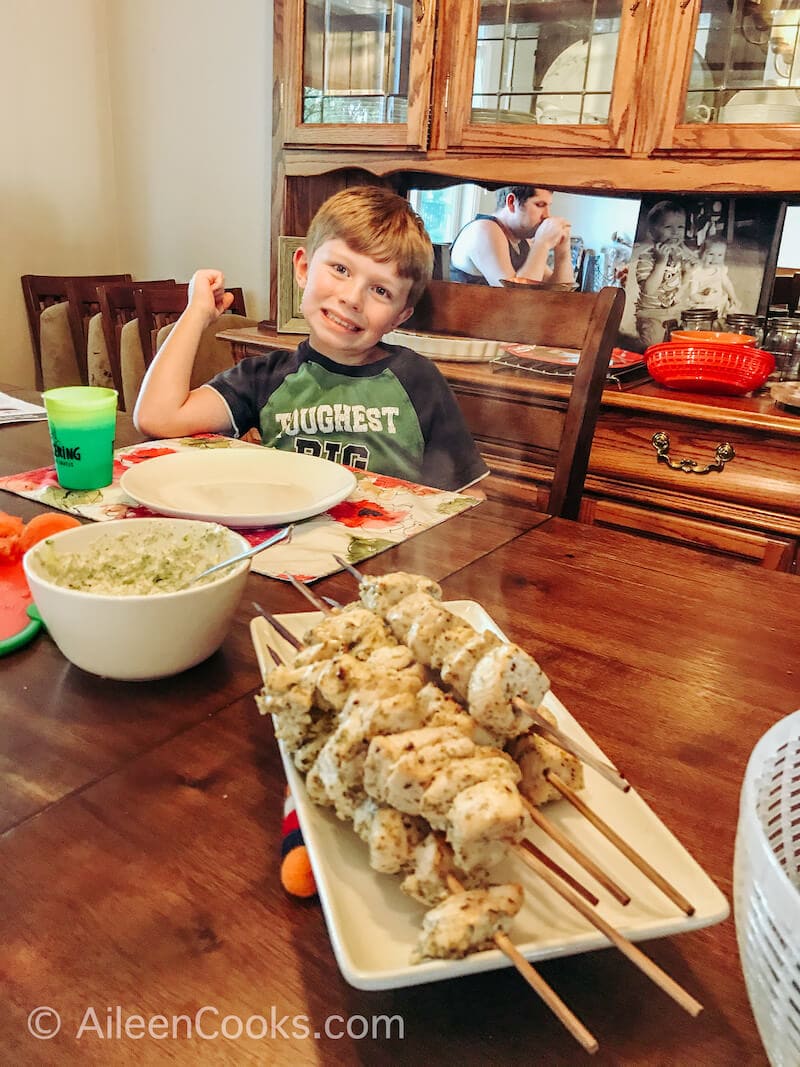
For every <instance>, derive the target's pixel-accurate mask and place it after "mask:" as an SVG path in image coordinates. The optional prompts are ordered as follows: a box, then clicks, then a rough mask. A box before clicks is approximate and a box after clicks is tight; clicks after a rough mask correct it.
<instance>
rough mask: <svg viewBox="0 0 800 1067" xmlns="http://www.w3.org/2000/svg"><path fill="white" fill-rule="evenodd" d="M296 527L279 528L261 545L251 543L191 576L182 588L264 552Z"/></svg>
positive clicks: (284, 538)
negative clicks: (233, 554) (237, 552)
mask: <svg viewBox="0 0 800 1067" xmlns="http://www.w3.org/2000/svg"><path fill="white" fill-rule="evenodd" d="M293 529H294V523H292V524H291V525H289V526H286V527H284V529H282V530H279V531H278V532H277V533H276V534H273V535H272V537H268V538H267V540H266V541H262V542H261V544H260V545H251V546H250V547H249V548H246V549H245V550H244V552H240V553H239V554H238V555H236V556H231V558H230V559H224V560H223V561H222V562H221V563H215V564H214V566H213V567H206V569H205V570H204V571H200V573H199V574H196V575H195V576H194V578H190V579H189V580H188V582H184V583H183V585H182V586H181V589H186V588H188V586H190V585H194V583H195V582H199V581H200V579H201V578H207V577H208V575H209V574H214V573H215V572H216V571H221V570H222V569H223V567H230V566H231V565H232V564H233V563H239V562H240V561H241V560H243V559H249V558H250V556H257V555H258V553H259V552H263V551H264V549H266V548H269V547H270V546H271V545H277V544H278V542H279V541H284V540H286V538H288V537H289V536H290V534H291V532H292V530H293Z"/></svg>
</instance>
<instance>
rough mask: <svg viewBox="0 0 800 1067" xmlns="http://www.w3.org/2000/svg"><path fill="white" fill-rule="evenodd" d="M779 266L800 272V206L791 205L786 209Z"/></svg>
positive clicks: (779, 250) (779, 251) (779, 252)
mask: <svg viewBox="0 0 800 1067" xmlns="http://www.w3.org/2000/svg"><path fill="white" fill-rule="evenodd" d="M777 265H778V266H779V267H794V268H795V269H796V270H800V205H791V206H790V207H787V209H786V221H785V222H784V224H783V232H782V234H781V243H780V248H779V249H778V264H777Z"/></svg>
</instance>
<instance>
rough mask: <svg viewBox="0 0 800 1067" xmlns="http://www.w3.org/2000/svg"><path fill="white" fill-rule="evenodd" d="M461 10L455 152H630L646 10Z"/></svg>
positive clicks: (612, 5) (587, 2)
mask: <svg viewBox="0 0 800 1067" xmlns="http://www.w3.org/2000/svg"><path fill="white" fill-rule="evenodd" d="M456 2H458V0H456ZM445 6H446V7H447V5H445ZM460 6H461V8H462V16H461V25H460V26H459V28H458V30H457V31H456V33H455V34H454V37H457V39H458V40H460V42H461V44H460V48H458V47H454V48H453V50H452V53H451V57H450V84H449V91H448V98H449V103H448V122H447V143H448V144H451V145H453V144H458V145H464V146H468V147H472V146H474V147H479V146H481V145H483V144H486V143H487V142H488V141H489V140H490V139H494V140H496V141H498V142H499V143H502V144H511V145H514V144H517V143H519V144H526V143H527V144H532V145H533V144H535V145H538V146H542V147H548V146H553V147H555V148H564V147H592V146H597V147H603V148H607V147H609V146H610V147H618V148H620V149H624V148H626V147H628V146H629V145H628V141H629V139H630V134H631V129H630V109H629V101H630V92H631V90H632V88H633V83H634V79H635V77H636V69H637V60H638V55H639V50H640V48H641V47H642V44H643V41H644V37H645V30H646V20H647V5H646V3H641V4H637V3H635V2H631V0H627V2H625V3H623V0H582V2H577V0H505V2H503V3H499V2H498V0H476V2H474V3H472V2H470V0H467V2H464V0H461V4H460ZM467 48H469V49H470V50H471V55H470V53H469V52H468V53H467V54H465V51H466V50H467Z"/></svg>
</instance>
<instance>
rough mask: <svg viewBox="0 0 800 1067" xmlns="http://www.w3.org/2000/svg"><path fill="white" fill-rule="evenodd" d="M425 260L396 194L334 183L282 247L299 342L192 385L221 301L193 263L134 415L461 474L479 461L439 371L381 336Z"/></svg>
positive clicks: (438, 483)
mask: <svg viewBox="0 0 800 1067" xmlns="http://www.w3.org/2000/svg"><path fill="white" fill-rule="evenodd" d="M432 265H433V249H432V246H431V242H430V238H429V237H428V234H427V233H426V231H425V228H424V226H423V224H422V221H421V219H420V218H419V217H418V216H417V215H416V214H415V213H414V211H413V210H412V209H411V207H410V205H409V204H408V202H407V201H406V200H404V199H403V198H402V197H400V196H397V195H396V194H395V193H392V192H390V191H388V190H386V189H381V188H378V187H371V186H370V187H363V188H355V189H348V190H345V191H343V192H341V193H337V194H336V195H335V196H332V197H331V198H330V199H329V200H327V201H326V202H325V203H324V204H323V205H322V207H321V208H320V209H319V211H318V212H317V214H316V215H315V216H314V218H313V220H312V222H311V225H310V227H309V231H308V235H307V237H306V240H305V243H304V245H303V247H301V248H299V249H298V250H297V252H296V253H295V256H294V269H295V277H296V279H297V283H298V285H299V286H300V288H301V289H302V290H303V299H302V304H301V308H302V311H303V315H304V316H305V319H306V322H307V324H308V329H309V336H308V340H304V341H302V342H301V343H300V345H299V346H298V348H297V349H296V350H295V351H288V350H287V351H283V350H281V351H276V352H270V353H268V354H265V355H263V356H255V357H252V358H249V359H245V360H242V362H241V363H239V364H238V365H237V366H235V367H232V368H230V369H229V370H226V371H223V372H222V373H221V374H218V375H217V376H216V377H214V378H212V379H211V381H210V382H208V383H206V384H205V385H202V386H200V387H199V388H197V389H193V390H192V389H190V386H189V382H190V378H191V372H192V366H193V363H194V359H195V355H196V352H197V346H198V343H199V340H200V336H201V334H202V332H203V330H204V329H205V328H206V326H208V325H210V324H211V323H212V322H214V321H215V320H216V319H217V318H218V317H219V315H221V314H222V313H223V311H225V310H226V308H227V307H228V306H229V305H230V302H231V297H230V295H229V294H226V293H225V291H224V288H223V285H224V279H223V276H222V274H221V273H220V272H219V271H214V270H200V271H197V272H196V274H195V275H194V277H193V279H192V283H191V286H190V291H189V294H190V295H189V304H188V306H187V308H186V311H184V313H183V315H182V316H181V318H180V319H179V320H178V322H177V324H176V326H175V328H174V329H173V331H172V332H171V333H170V336H169V337H168V339H167V340H166V342H165V343H164V345H163V346H162V347H161V349H160V351H159V352H158V354H157V355H156V358H155V359H154V360H153V363H152V365H151V366H150V369H149V370H148V372H147V375H146V376H145V379H144V382H143V383H142V389H141V392H140V394H139V399H138V401H137V404H136V409H135V412H134V421H135V422H136V425H137V427H138V428H139V429H140V430H141V431H142V432H143V433H146V434H148V435H150V436H154V437H174V436H183V435H186V434H192V433H201V432H217V433H232V434H234V435H236V436H242V435H243V434H244V433H246V432H247V431H248V430H249V429H251V428H253V427H256V428H257V429H258V431H259V432H260V435H261V442H262V444H264V445H269V446H271V447H274V448H280V449H284V450H287V451H294V452H303V453H306V454H310V455H315V456H320V457H322V458H324V459H330V460H334V461H335V462H338V463H344V464H347V465H348V466H351V467H356V468H358V469H362V470H370V471H373V472H376V473H379V474H387V475H392V476H394V477H398V478H405V479H407V480H409V481H413V482H418V483H421V484H423V485H431V486H435V487H437V488H441V489H464V488H466V487H468V486H470V485H473V484H474V483H475V482H477V481H479V480H480V479H481V478H483V477H485V475H486V474H487V473H488V471H487V468H486V465H485V464H484V462H483V460H482V459H481V457H480V455H479V453H478V451H477V448H476V447H475V443H474V441H473V440H472V437H471V435H470V433H469V430H468V429H467V427H466V424H465V422H464V419H463V416H462V414H461V411H460V409H459V407H458V404H457V403H456V400H455V398H454V396H453V394H452V393H451V391H450V388H449V386H448V385H447V383H446V381H445V380H444V378H443V376H442V375H441V373H440V372H439V370H438V369H437V368H436V367H435V366H434V364H433V363H431V362H430V361H429V360H427V359H425V358H424V357H422V356H420V355H418V354H417V353H416V352H413V351H411V350H410V349H408V348H405V347H402V346H398V345H387V344H385V343H384V342H383V341H382V338H383V335H384V334H385V333H388V332H389V331H391V330H393V329H395V328H396V327H398V326H399V325H401V323H403V322H405V320H406V319H407V318H408V317H409V315H411V313H412V311H413V309H414V305H415V304H416V302H417V300H418V299H419V298H420V296H421V295H422V293H423V292H424V290H425V287H426V285H427V283H428V281H429V280H430V277H431V271H432ZM475 495H481V494H480V493H476V494H475Z"/></svg>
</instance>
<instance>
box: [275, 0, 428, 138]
mask: <svg viewBox="0 0 800 1067" xmlns="http://www.w3.org/2000/svg"><path fill="white" fill-rule="evenodd" d="M284 6H285V21H284V28H283V36H284V41H283V51H284V70H285V72H286V86H285V89H284V100H283V106H284V108H285V109H286V114H285V129H284V142H285V143H286V144H304V145H308V144H336V145H345V144H351V145H359V146H367V145H381V146H387V145H401V146H404V147H405V146H415V147H420V148H421V147H424V146H425V142H426V139H427V112H428V103H429V98H430V80H431V64H432V54H433V44H432V34H433V0H285V5H284Z"/></svg>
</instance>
